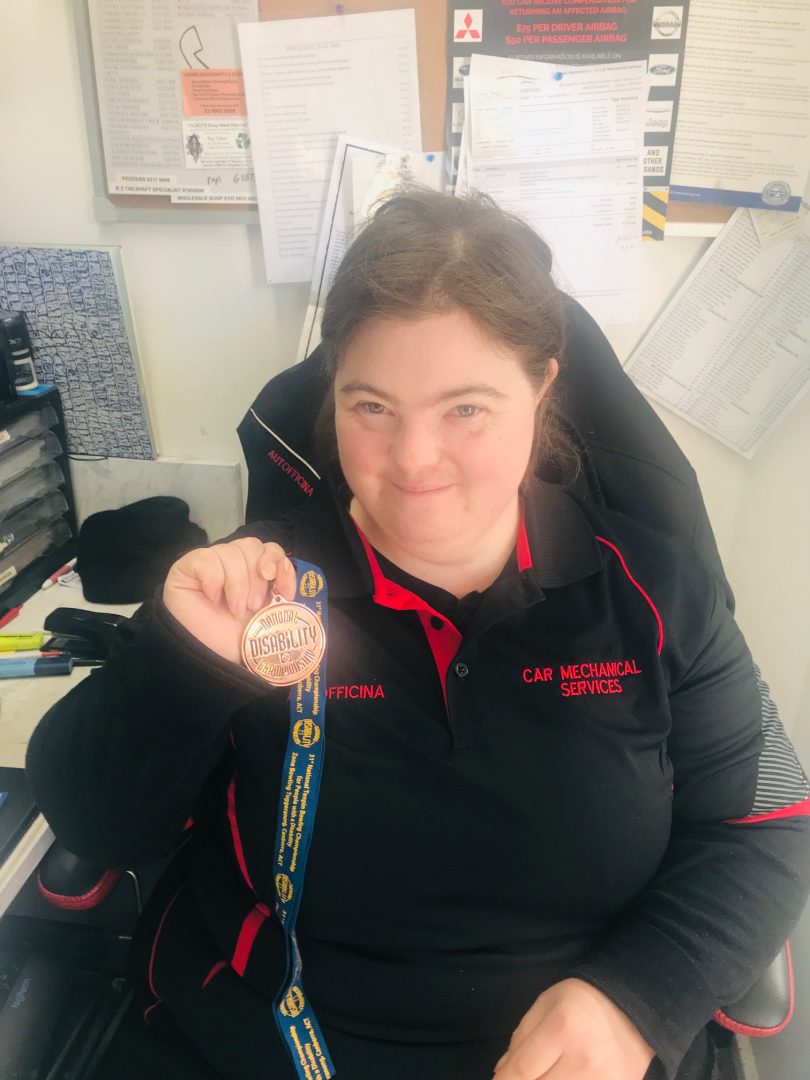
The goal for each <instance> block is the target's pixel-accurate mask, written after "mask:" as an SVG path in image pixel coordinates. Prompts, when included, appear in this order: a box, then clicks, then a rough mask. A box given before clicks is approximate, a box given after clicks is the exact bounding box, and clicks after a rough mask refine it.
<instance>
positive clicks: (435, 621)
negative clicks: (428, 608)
mask: <svg viewBox="0 0 810 1080" xmlns="http://www.w3.org/2000/svg"><path fill="white" fill-rule="evenodd" d="M430 625H431V626H432V627H433V629H434V630H441V628H442V627H443V626H444V619H440V618H439V616H438V615H431V616H430Z"/></svg>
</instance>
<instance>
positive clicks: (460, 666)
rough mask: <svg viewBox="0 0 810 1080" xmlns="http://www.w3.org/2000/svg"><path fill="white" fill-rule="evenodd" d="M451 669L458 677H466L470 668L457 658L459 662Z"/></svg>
mask: <svg viewBox="0 0 810 1080" xmlns="http://www.w3.org/2000/svg"><path fill="white" fill-rule="evenodd" d="M453 671H455V673H456V675H458V677H459V678H460V679H466V678H467V676H468V675H469V674H470V669H469V668H468V667H467V665H466V664H465V663H464V662H463V661H461V660H459V662H458V663H457V664H456V665H455V666H454V667H453Z"/></svg>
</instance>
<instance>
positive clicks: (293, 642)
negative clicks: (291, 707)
mask: <svg viewBox="0 0 810 1080" xmlns="http://www.w3.org/2000/svg"><path fill="white" fill-rule="evenodd" d="M325 648H326V635H325V634H324V632H323V627H322V626H321V623H320V620H319V619H318V617H317V616H316V615H315V614H313V612H311V611H310V610H309V608H307V607H304V605H303V604H296V603H294V602H293V601H291V600H285V599H284V598H283V597H281V596H279V595H278V594H276V596H274V597H273V599H272V601H271V603H270V604H268V606H267V607H265V608H262V609H261V611H257V612H256V614H255V615H254V616H253V618H252V619H251V620H250V622H249V623H248V624H247V626H246V627H245V632H244V634H243V635H242V662H243V663H244V665H245V667H246V668H247V669H248V671H252V672H253V674H254V675H258V676H259V677H260V678H262V679H264V680H265V681H266V682H269V683H272V685H273V686H293V685H294V684H295V683H297V682H300V681H301V680H302V679H305V678H306V677H307V675H311V674H312V672H313V671H314V670H315V668H316V667H317V666H318V664H319V663H320V662H321V658H322V656H323V654H324V649H325Z"/></svg>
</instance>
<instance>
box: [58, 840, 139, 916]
mask: <svg viewBox="0 0 810 1080" xmlns="http://www.w3.org/2000/svg"><path fill="white" fill-rule="evenodd" d="M120 877H121V871H120V870H105V869H103V868H102V867H99V866H94V865H93V864H92V863H90V862H88V861H87V860H86V859H82V858H80V856H78V855H74V854H73V853H72V852H70V851H68V850H67V849H66V848H63V847H62V845H61V844H59V843H55V844H53V845H52V846H51V848H50V850H49V851H48V853H47V854H46V855H45V857H44V858H43V859H42V862H41V863H40V864H39V872H38V875H37V885H38V887H39V892H40V894H41V895H42V896H43V897H44V898H45V899H46V900H47V901H48V902H49V903H51V904H54V905H55V906H56V907H59V908H63V909H65V910H67V911H85V910H86V909H87V908H93V907H97V906H98V905H99V904H100V903H101V902H102V901H103V900H106V898H107V897H108V896H109V895H110V893H111V892H112V891H113V889H114V888H115V886H116V885H117V884H118V881H119V879H120Z"/></svg>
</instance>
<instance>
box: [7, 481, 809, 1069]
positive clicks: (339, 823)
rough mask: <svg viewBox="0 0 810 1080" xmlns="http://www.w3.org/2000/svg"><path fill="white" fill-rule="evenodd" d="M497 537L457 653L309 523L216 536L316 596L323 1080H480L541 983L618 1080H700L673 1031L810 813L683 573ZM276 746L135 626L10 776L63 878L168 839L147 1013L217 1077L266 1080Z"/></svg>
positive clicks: (792, 917)
mask: <svg viewBox="0 0 810 1080" xmlns="http://www.w3.org/2000/svg"><path fill="white" fill-rule="evenodd" d="M524 523H525V530H524V531H523V532H522V534H521V537H520V538H519V542H518V545H517V548H516V552H515V554H514V557H513V560H512V561H511V562H510V564H509V565H507V567H506V568H505V570H504V572H503V573H502V574H501V576H500V577H499V579H498V580H497V581H496V582H494V583H493V584H492V585H491V586H490V588H489V589H487V590H486V591H485V593H484V594H483V595H482V596H481V597H480V598H479V599H478V602H477V603H476V604H475V605H474V610H471V611H468V612H467V615H468V618H467V619H466V622H467V625H466V627H465V628H464V629H463V630H462V629H460V628H458V627H455V626H454V625H453V623H452V621H451V619H452V615H453V606H452V602H449V603H446V602H445V601H446V600H448V598H447V597H446V595H445V598H444V600H443V598H442V597H441V596H440V595H438V594H437V591H436V590H433V591H432V592H430V591H426V590H425V589H421V588H420V583H418V582H413V581H412V580H408V579H406V578H403V577H402V575H401V574H396V573H394V572H393V571H392V569H391V568H390V566H389V567H388V574H387V575H386V573H385V572H384V570H383V567H384V566H386V564H385V562H384V561H381V560H380V559H379V558H378V557H377V556H376V555H375V553H374V552H373V551H371V549H369V548H368V547H367V545H365V544H364V541H363V539H362V537H361V536H360V535H359V534H358V531H357V529H356V528H355V526H354V524H353V523H352V521H351V519H350V518H349V516H348V514H347V512H346V510H345V509H344V508H342V507H341V506H340V505H339V504H338V502H337V500H335V499H333V498H332V497H321V498H319V499H315V500H311V501H308V503H307V505H305V506H304V507H303V508H302V509H301V510H299V511H298V512H296V513H294V514H290V515H288V516H287V517H286V518H285V519H282V520H280V521H278V522H276V523H270V524H262V525H259V524H254V525H251V526H246V527H245V529H243V530H240V535H245V534H252V535H257V536H259V537H260V538H262V539H264V540H275V541H277V542H280V543H281V544H282V545H283V546H285V547H286V548H287V549H288V550H290V551H291V552H292V553H293V554H294V555H296V556H300V557H301V558H303V559H305V560H307V561H309V562H313V563H316V564H317V565H319V566H320V567H322V569H323V570H324V572H325V575H326V578H327V582H328V587H329V619H330V629H329V657H328V666H327V672H326V683H327V686H328V690H327V701H326V707H327V736H326V746H327V749H326V759H325V767H324V773H323V781H322V787H321V793H320V800H319V804H318V812H317V818H316V822H315V832H314V837H313V841H312V847H311V851H310V856H309V864H308V869H307V877H306V888H305V893H304V899H303V905H302V908H301V914H300V918H299V924H298V934H299V942H300V945H301V951H302V955H303V960H304V970H303V982H304V986H305V988H306V991H307V995H308V997H309V999H310V1002H311V1004H312V1006H313V1008H314V1010H315V1013H316V1015H317V1017H318V1020H319V1022H320V1023H321V1025H322V1027H323V1029H324V1034H325V1036H326V1039H327V1042H328V1043H329V1047H330V1051H331V1053H332V1057H333V1059H334V1062H335V1066H336V1069H337V1076H338V1080H378V1078H379V1077H386V1078H387V1080H389V1078H390V1080H399V1078H400V1076H401V1077H402V1080H405V1077H406V1076H417V1075H418V1076H420V1077H421V1078H422V1080H461V1078H462V1077H463V1078H464V1080H489V1077H490V1076H491V1070H492V1068H493V1066H494V1063H495V1061H496V1060H497V1058H498V1056H499V1055H500V1053H502V1052H503V1049H504V1048H505V1046H506V1043H507V1041H508V1038H509V1035H510V1034H511V1032H512V1030H513V1029H514V1027H515V1026H516V1024H517V1022H518V1020H519V1019H520V1017H521V1016H522V1014H523V1013H524V1012H525V1010H526V1009H527V1008H528V1007H529V1006H530V1005H531V1003H532V1002H533V1000H534V999H535V998H536V996H537V995H538V994H539V993H540V992H541V991H542V990H544V989H546V988H547V987H548V986H551V985H552V984H554V983H556V982H558V981H559V980H561V979H563V978H565V977H568V976H577V977H579V978H582V979H585V980H587V981H589V982H591V983H593V984H594V985H595V986H597V987H598V988H599V989H601V990H602V991H604V992H605V993H606V994H607V995H608V996H609V997H611V998H612V999H613V1000H614V1001H616V1003H617V1004H618V1005H619V1006H620V1007H621V1008H622V1009H623V1010H624V1011H625V1012H626V1013H627V1014H628V1015H629V1016H630V1018H631V1020H632V1021H633V1022H634V1023H635V1024H636V1026H637V1027H638V1028H639V1030H640V1031H641V1033H642V1035H643V1036H644V1037H645V1039H647V1041H648V1042H649V1043H650V1044H651V1045H652V1046H653V1047H654V1048H655V1050H656V1052H657V1054H658V1061H657V1062H656V1063H654V1065H653V1066H652V1067H651V1070H650V1073H649V1076H650V1077H653V1076H656V1077H658V1076H666V1077H667V1078H672V1077H675V1076H676V1075H677V1076H678V1078H679V1080H680V1078H681V1077H684V1078H686V1077H689V1080H692V1078H695V1080H698V1078H699V1080H704V1077H705V1076H706V1075H707V1074H706V1073H705V1072H700V1071H698V1069H699V1066H696V1065H695V1063H694V1062H695V1057H696V1055H697V1054H698V1051H697V1050H694V1046H696V1045H698V1043H699V1039H700V1031H701V1029H702V1027H703V1025H705V1023H706V1022H707V1021H708V1020H709V1019H710V1018H711V1016H712V1014H713V1012H714V1010H715V1009H716V1008H718V1007H719V1006H722V1005H723V1004H726V1003H728V1002H730V1001H734V1000H736V999H738V998H739V997H740V996H741V995H742V994H743V993H744V992H745V990H746V989H747V988H748V986H749V985H750V984H751V983H752V982H753V981H755V979H756V977H757V976H758V974H759V973H760V972H761V971H762V970H763V969H764V967H765V966H767V964H768V963H769V961H770V960H771V959H772V957H773V956H774V955H775V954H776V952H777V951H778V949H779V948H780V946H781V944H782V942H783V941H784V939H785V938H786V936H787V935H788V934H789V932H790V930H791V928H792V926H793V924H794V923H795V921H796V920H797V918H798V916H799V914H800V912H801V909H802V906H803V904H804V901H805V899H806V896H807V892H808V888H809V887H810V882H809V881H808V850H809V849H810V832H809V831H808V825H809V824H810V823H809V822H808V818H807V816H806V815H807V812H808V809H810V800H808V795H809V794H810V791H808V786H807V781H806V778H805V777H804V774H803V772H802V770H801V768H800V766H799V765H798V763H797V762H795V758H792V759H791V761H790V763H789V765H787V766H786V765H785V759H784V756H783V754H784V744H783V745H782V746H781V747H780V753H779V756H778V762H777V764H776V773H777V775H778V780H777V781H776V782H774V779H773V777H774V760H773V749H772V748H770V747H769V745H768V743H767V741H766V740H765V739H764V738H763V731H762V716H761V706H760V699H759V695H758V692H757V685H756V681H755V678H754V675H753V671H752V666H751V659H750V655H749V653H748V650H747V648H746V646H745V643H744V641H743V640H742V637H741V635H740V634H739V631H738V630H737V628H736V626H735V625H734V623H733V620H732V618H731V616H730V614H729V611H728V608H727V605H726V602H725V597H724V595H723V591H722V588H721V586H720V585H719V584H717V583H716V581H715V579H714V578H712V577H711V576H710V575H709V574H708V572H707V571H706V570H705V569H704V567H703V565H702V563H701V562H700V561H699V560H698V559H697V558H696V556H695V554H694V552H693V550H692V549H690V548H689V547H687V546H680V545H677V544H674V543H671V542H670V541H668V540H667V539H666V538H664V537H662V536H660V535H659V534H657V533H655V532H652V531H650V530H648V529H646V528H645V527H643V526H641V525H639V524H637V523H636V522H633V521H631V520H629V519H628V518H625V517H623V516H621V515H619V514H616V513H614V512H611V511H606V510H598V509H595V508H593V507H590V506H588V505H586V504H583V503H580V502H578V501H576V500H575V499H574V498H573V497H572V496H570V495H568V494H566V493H565V492H564V491H563V490H562V489H560V488H557V487H555V486H552V485H549V484H545V483H542V482H540V481H538V482H537V483H535V484H534V485H532V486H531V488H530V490H529V492H528V493H527V495H526V501H525V517H524ZM420 594H421V595H420ZM449 600H450V601H452V598H449ZM287 728H288V707H287V695H286V691H282V690H277V689H273V688H270V687H267V686H266V685H264V684H262V683H261V682H260V681H259V680H257V679H256V678H254V677H253V676H252V675H250V674H248V673H247V672H245V671H243V670H242V669H240V668H239V667H237V666H236V665H233V664H230V663H229V662H227V661H225V660H223V659H221V658H220V657H218V656H217V655H215V654H214V653H212V652H211V651H209V650H208V649H206V648H205V647H204V646H203V645H202V644H201V643H200V642H198V641H197V640H196V639H195V638H194V637H193V636H192V635H191V634H189V633H188V632H187V631H186V630H184V629H183V627H182V626H180V625H179V624H178V623H177V622H176V620H174V619H173V617H172V616H171V615H170V614H169V613H168V612H167V611H166V610H165V608H163V606H162V604H161V603H160V602H159V601H157V602H156V603H155V604H153V605H152V606H151V609H144V610H143V612H142V613H141V614H140V615H139V616H138V617H137V618H136V620H135V621H134V626H133V631H132V635H131V640H130V641H129V643H128V644H127V645H126V646H125V647H122V648H121V649H120V650H119V651H118V652H117V653H116V654H115V655H113V656H112V657H111V658H110V660H109V661H108V662H107V664H106V666H105V668H104V669H103V670H101V671H99V672H97V673H94V674H93V675H92V676H90V678H89V679H87V680H86V681H85V682H84V683H82V684H80V685H79V686H78V687H77V688H76V689H74V690H73V691H72V692H71V693H70V694H68V695H67V697H66V698H65V699H64V700H63V701H62V702H60V703H59V704H58V705H57V706H55V707H54V708H53V709H52V710H51V711H50V712H49V713H48V714H47V715H46V717H45V718H44V719H43V721H42V722H41V724H40V726H39V728H38V729H37V731H36V732H35V734H34V737H33V739H32V741H31V746H30V750H29V762H28V767H29V776H30V778H31V782H32V784H33V787H34V790H35V793H36V795H37V798H38V801H39V802H40V805H41V806H42V808H43V811H44V812H45V814H46V816H47V817H48V819H49V820H50V821H51V822H52V824H53V826H54V830H55V832H56V833H57V836H58V837H59V838H60V840H61V841H62V842H63V843H64V844H65V845H66V846H67V847H68V848H70V849H71V850H74V851H76V852H77V853H79V854H82V855H84V856H86V857H88V858H91V859H92V860H94V861H95V862H98V863H106V864H110V865H116V866H126V865H131V864H139V863H144V862H148V861H150V860H153V859H156V858H157V857H159V856H161V855H163V854H164V853H166V852H167V851H169V850H171V848H172V847H173V845H175V844H176V843H177V841H178V838H179V837H180V836H181V834H182V833H183V829H184V826H185V825H186V823H187V820H188V818H189V817H192V818H193V821H194V827H193V830H190V832H191V835H190V838H189V840H188V842H187V844H186V845H185V847H184V848H183V849H182V851H181V852H180V853H179V855H178V856H177V857H176V859H175V862H174V864H173V866H172V870H171V871H170V873H169V875H168V877H167V879H166V883H164V887H163V888H161V889H158V890H157V893H156V895H155V897H154V899H153V903H152V905H151V912H150V913H148V916H147V918H146V920H145V923H144V932H143V933H142V935H141V946H140V950H139V953H138V955H139V956H140V958H141V960H140V965H141V975H142V981H143V984H144V986H145V987H148V989H149V994H148V995H147V1005H148V1008H147V1011H149V1009H151V1015H152V1016H157V1015H159V1013H160V1012H161V1011H162V1010H167V1011H168V1012H169V1013H171V1014H172V1016H173V1017H174V1018H175V1020H176V1022H177V1023H178V1024H179V1027H180V1029H181V1030H182V1031H183V1032H184V1034H185V1036H186V1037H187V1038H188V1039H189V1041H190V1042H191V1043H192V1044H193V1045H194V1046H195V1047H196V1048H197V1050H198V1051H199V1052H200V1053H201V1054H202V1055H203V1056H204V1057H206V1058H207V1059H208V1060H209V1061H210V1062H211V1063H212V1065H213V1066H214V1068H215V1069H216V1070H217V1071H218V1072H219V1073H220V1074H221V1075H223V1076H226V1077H239V1078H240V1080H244V1078H248V1080H249V1078H251V1077H254V1076H255V1077H257V1078H258V1077H262V1078H266V1077H268V1076H270V1077H271V1078H273V1080H276V1078H278V1080H282V1078H287V1077H292V1076H293V1072H292V1069H291V1066H290V1065H289V1062H288V1060H287V1057H286V1051H285V1050H284V1048H283V1047H282V1045H281V1042H280V1040H279V1039H278V1036H277V1035H276V1033H275V1028H274V1024H273V1020H272V1014H271V1010H270V1004H271V1000H272V997H273V996H274V995H275V993H276V991H277V990H278V987H279V985H280V983H281V980H282V977H283V971H284V966H283V938H282V935H281V931H280V928H279V926H278V925H277V922H276V921H275V918H274V916H273V915H272V903H273V865H272V849H273V840H274V835H275V825H276V811H277V805H278V793H279V783H280V772H281V765H282V760H283V755H284V747H285V744H286V739H287ZM788 746H789V744H788ZM147 926H148V928H149V932H148V934H147V932H146V928H147ZM693 1040H698V1042H693ZM690 1046H692V1047H693V1049H692V1050H689V1048H690ZM687 1051H689V1055H691V1060H689V1055H687V1062H685V1063H684V1066H683V1067H682V1068H681V1070H680V1071H679V1064H680V1063H681V1061H682V1059H683V1058H684V1055H685V1054H687ZM700 1053H702V1050H700Z"/></svg>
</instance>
